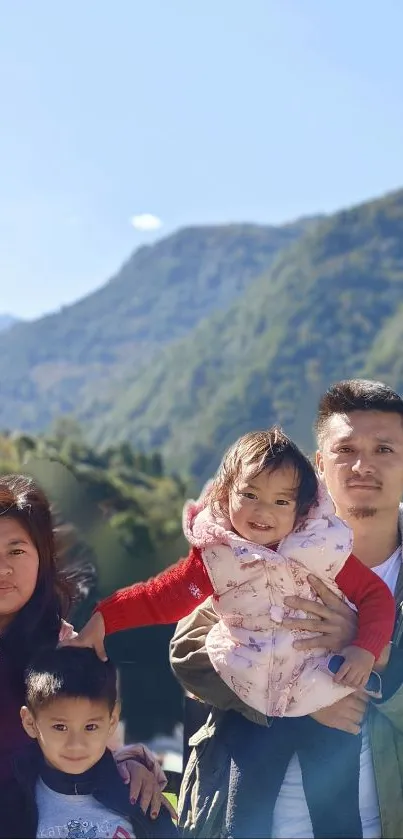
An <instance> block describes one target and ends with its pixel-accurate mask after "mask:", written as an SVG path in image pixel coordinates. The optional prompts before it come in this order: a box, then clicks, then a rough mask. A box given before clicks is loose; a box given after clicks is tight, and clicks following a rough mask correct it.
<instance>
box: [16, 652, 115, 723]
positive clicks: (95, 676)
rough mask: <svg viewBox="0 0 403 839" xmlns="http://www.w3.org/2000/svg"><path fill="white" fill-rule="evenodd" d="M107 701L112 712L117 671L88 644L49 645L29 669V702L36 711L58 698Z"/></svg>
mask: <svg viewBox="0 0 403 839" xmlns="http://www.w3.org/2000/svg"><path fill="white" fill-rule="evenodd" d="M61 697H63V698H71V699H90V700H93V701H101V702H102V701H103V702H105V703H106V704H107V705H108V708H109V711H110V712H111V713H112V711H113V709H114V707H115V705H116V701H117V672H116V668H115V666H114V664H112V662H111V661H106V662H104V661H101V660H100V659H99V658H98V656H97V654H96V653H95V652H94V650H91V649H89V648H87V647H58V648H57V649H54V648H46V649H43V650H41V651H40V652H39V653H37V654H36V655H35V657H34V658H33V659H32V661H31V663H30V664H29V666H28V667H27V670H26V672H25V702H26V705H27V706H28V708H29V709H30V710H31V711H32V712H33V713H35V711H38V710H39V709H40V708H44V707H45V706H46V705H48V704H49V703H50V702H52V701H53V700H54V699H59V698H61Z"/></svg>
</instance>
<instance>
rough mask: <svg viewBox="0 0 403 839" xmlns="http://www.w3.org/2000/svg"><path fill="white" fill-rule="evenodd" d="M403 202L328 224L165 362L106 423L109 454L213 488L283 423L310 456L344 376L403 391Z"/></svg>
mask: <svg viewBox="0 0 403 839" xmlns="http://www.w3.org/2000/svg"><path fill="white" fill-rule="evenodd" d="M402 315H403V191H401V192H397V193H394V194H393V195H389V196H387V197H386V198H383V199H381V200H378V201H373V202H369V203H366V204H363V205H361V206H359V207H354V208H352V209H350V210H347V211H343V212H340V213H337V214H336V215H334V216H332V217H329V218H327V219H324V220H322V221H321V222H320V223H319V224H318V225H317V226H316V227H314V228H313V229H312V230H309V231H307V233H306V234H305V236H304V237H303V238H302V239H300V240H299V241H297V242H296V243H294V244H292V245H290V246H289V248H288V249H286V250H283V251H282V253H281V254H280V255H279V256H278V258H277V260H276V261H275V263H274V264H273V265H272V266H271V267H270V268H269V269H268V270H267V271H265V272H263V273H262V275H261V276H260V277H258V278H256V279H255V280H254V281H253V282H251V283H249V285H248V287H247V288H246V289H245V292H244V294H243V295H242V296H240V297H238V299H236V300H235V301H234V302H233V304H232V305H231V306H229V307H228V309H227V310H225V311H219V312H215V313H214V314H213V315H212V316H211V317H210V318H208V319H206V320H204V321H203V322H201V323H199V325H198V326H197V327H196V328H195V329H194V330H193V331H192V333H191V334H190V335H189V336H188V337H185V338H183V339H182V340H179V341H177V342H175V343H173V344H172V345H171V346H169V347H168V348H167V349H166V350H165V352H164V353H161V354H160V355H159V356H158V357H156V358H155V359H154V361H153V363H152V364H150V365H149V366H148V367H147V369H146V371H145V372H144V374H143V375H142V376H141V377H140V378H139V379H138V380H135V381H134V382H133V383H132V385H131V386H130V387H128V388H126V389H125V390H124V391H122V392H121V394H120V396H119V398H118V399H117V400H116V402H115V403H114V404H113V405H111V407H110V409H109V410H108V411H105V412H104V413H103V414H100V415H99V416H98V418H97V420H96V421H95V423H94V429H93V433H94V434H95V435H96V439H97V440H98V442H101V443H103V444H105V443H107V442H108V441H110V440H112V439H123V438H124V437H126V436H128V437H129V439H131V440H132V441H135V442H136V445H143V446H145V447H146V448H151V449H152V448H154V447H157V448H159V449H161V450H162V452H163V453H164V455H165V457H167V458H168V462H170V463H171V464H175V466H176V467H181V468H182V469H186V470H187V471H189V472H191V473H192V474H194V475H196V476H198V477H199V478H200V479H205V478H207V477H208V475H209V474H211V471H212V469H213V468H215V466H216V465H217V460H218V458H219V457H220V455H221V453H222V451H223V449H224V448H225V447H226V446H227V445H228V444H229V442H230V441H231V440H233V439H235V438H236V437H237V436H238V435H239V434H241V433H243V432H245V431H246V430H248V429H250V428H253V427H255V428H256V427H262V426H267V425H268V424H270V423H272V422H274V421H280V422H281V423H282V424H283V425H284V427H285V428H286V430H288V431H289V433H291V434H293V435H294V437H295V438H296V439H297V440H298V441H299V442H300V443H301V444H303V445H304V446H309V447H311V446H312V435H311V424H312V420H313V415H314V411H315V405H316V402H317V399H318V396H319V394H320V392H321V391H322V390H323V389H324V388H325V387H326V386H327V385H328V384H329V383H330V382H332V381H334V380H337V379H340V378H342V377H350V376H353V375H360V374H366V375H368V376H376V377H378V376H382V378H384V379H386V380H387V381H389V382H390V383H391V384H392V385H394V386H395V387H397V388H401V389H403V361H402V354H401V349H400V347H401V338H402V337H403V334H402V333H403V318H402Z"/></svg>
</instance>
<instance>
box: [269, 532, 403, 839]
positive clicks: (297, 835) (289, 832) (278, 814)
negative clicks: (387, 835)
mask: <svg viewBox="0 0 403 839" xmlns="http://www.w3.org/2000/svg"><path fill="white" fill-rule="evenodd" d="M401 563H402V552H401V548H400V547H399V548H398V549H397V550H396V551H395V552H394V553H393V554H392V556H390V557H389V559H387V560H386V561H385V562H383V563H382V565H378V566H376V568H373V569H372V571H374V572H375V574H377V575H378V577H381V579H382V580H383V581H384V582H385V583H386V585H387V586H389V588H390V590H391V592H392V593H393V594H394V592H395V588H396V583H397V578H398V575H399V571H400V566H401ZM359 801H360V816H361V822H362V832H363V839H380V837H381V820H380V815H379V804H378V795H377V791H376V782H375V773H374V767H373V762H372V754H371V746H370V742H369V732H368V724H364V725H363V728H362V749H361V763H360V792H359ZM290 836H292V837H293V839H313V831H312V823H311V817H310V815H309V810H308V805H307V803H306V798H305V793H304V788H303V785H302V774H301V767H300V763H299V760H298V757H297V755H294V756H293V757H292V759H291V761H290V763H289V765H288V769H287V772H286V775H285V778H284V781H283V784H282V787H281V789H280V794H279V796H278V799H277V801H276V806H275V808H274V815H273V839H288V837H290Z"/></svg>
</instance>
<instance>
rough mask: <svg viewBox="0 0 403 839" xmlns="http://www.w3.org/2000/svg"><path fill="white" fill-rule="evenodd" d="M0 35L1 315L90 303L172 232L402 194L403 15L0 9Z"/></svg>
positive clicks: (292, 6)
mask: <svg viewBox="0 0 403 839" xmlns="http://www.w3.org/2000/svg"><path fill="white" fill-rule="evenodd" d="M0 20H1V27H0V86H1V98H0V101H1V111H2V113H1V129H0V312H5V311H10V312H13V313H14V314H17V315H19V316H21V317H27V318H30V317H36V316H38V315H40V314H41V313H43V312H45V311H50V310H53V309H56V308H58V307H60V306H61V305H65V304H67V303H69V302H71V301H73V300H75V299H77V298H79V297H81V296H84V295H85V294H87V293H88V292H89V291H91V290H92V289H94V288H96V287H97V286H99V285H101V284H103V283H104V282H105V281H106V280H107V279H108V278H109V277H110V276H111V275H112V274H113V273H114V272H115V271H116V270H117V269H118V268H119V266H120V265H121V263H122V262H123V261H124V260H125V259H126V258H127V256H128V255H129V254H130V253H131V252H132V251H133V250H134V249H135V248H136V247H137V246H138V245H139V244H141V243H143V242H149V241H153V240H154V239H155V238H156V237H160V236H161V235H166V234H168V233H171V232H172V231H173V230H175V229H177V228H178V227H182V226H185V225H190V224H204V223H216V222H217V223H225V222H230V221H237V220H238V221H256V222H263V223H278V222H282V221H285V220H291V219H293V218H295V217H297V216H300V215H303V214H310V213H315V212H317V211H325V212H330V211H332V210H335V209H338V208H340V207H342V206H348V205H351V204H353V203H357V202H360V201H362V200H365V199H367V198H370V197H372V196H376V195H380V194H382V193H384V192H386V191H388V190H392V189H395V188H398V187H401V186H402V187H403V57H402V50H401V38H402V32H403V3H402V2H401V0H382V3H380V2H379V0H337V2H332V0H249V3H246V2H245V0H115V2H113V3H112V2H111V0H85V2H83V0H57V1H56V2H55V0H35V2H27V0H12V2H10V0H0ZM143 213H151V214H155V215H156V216H158V217H159V218H160V219H162V222H163V226H162V228H161V230H158V231H157V232H155V231H154V232H151V233H150V232H144V231H138V230H135V229H133V227H132V226H131V224H130V219H131V217H132V216H133V215H138V214H143Z"/></svg>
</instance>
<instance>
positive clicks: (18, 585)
mask: <svg viewBox="0 0 403 839" xmlns="http://www.w3.org/2000/svg"><path fill="white" fill-rule="evenodd" d="M38 570H39V557H38V552H37V550H36V548H35V545H34V544H33V542H32V541H31V539H30V538H29V536H28V535H27V533H26V531H25V530H24V528H23V527H22V526H21V524H19V522H18V521H16V520H15V519H13V518H11V516H10V517H7V516H4V515H3V516H0V631H1V629H3V628H4V626H6V625H7V623H9V621H10V620H11V618H12V617H13V616H14V615H15V614H16V613H17V612H19V611H20V609H22V607H23V606H25V604H26V603H28V600H30V598H31V597H32V595H33V593H34V590H35V587H36V582H37V578H38Z"/></svg>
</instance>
